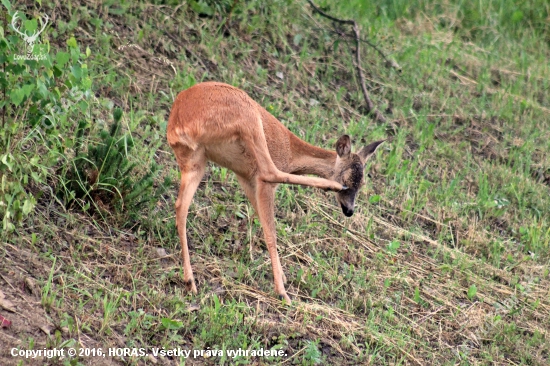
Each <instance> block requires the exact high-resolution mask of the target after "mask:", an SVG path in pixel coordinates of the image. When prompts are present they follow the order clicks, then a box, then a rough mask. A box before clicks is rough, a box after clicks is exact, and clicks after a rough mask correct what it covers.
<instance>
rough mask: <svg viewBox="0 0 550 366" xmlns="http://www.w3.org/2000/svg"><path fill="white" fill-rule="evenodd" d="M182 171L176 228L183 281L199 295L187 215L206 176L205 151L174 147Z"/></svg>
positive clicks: (190, 289)
mask: <svg viewBox="0 0 550 366" xmlns="http://www.w3.org/2000/svg"><path fill="white" fill-rule="evenodd" d="M172 148H173V149H174V153H175V155H176V160H177V161H178V165H179V167H180V171H181V183H180V189H179V193H178V199H177V200H176V226H177V228H178V236H179V238H180V242H181V257H182V259H183V281H184V282H185V286H186V287H187V290H188V291H191V292H192V293H195V294H196V293H197V286H196V285H195V278H194V276H193V269H192V268H191V259H190V257H189V248H188V246H187V230H186V226H187V214H188V213H189V206H190V205H191V201H192V200H193V196H194V195H195V191H196V190H197V187H198V186H199V183H200V181H201V179H202V177H203V175H204V169H205V166H206V156H205V153H204V150H203V149H198V150H192V149H190V148H189V147H187V146H184V145H181V144H176V145H174V146H172Z"/></svg>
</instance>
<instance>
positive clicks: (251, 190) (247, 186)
mask: <svg viewBox="0 0 550 366" xmlns="http://www.w3.org/2000/svg"><path fill="white" fill-rule="evenodd" d="M237 180H238V181H239V183H240V185H241V187H242V188H243V190H244V193H245V194H246V197H247V198H248V200H249V201H250V203H252V207H254V211H256V213H257V214H258V215H260V213H259V212H260V211H259V210H258V203H257V201H256V187H255V185H254V182H253V181H249V180H248V179H246V178H244V177H242V176H240V175H237ZM273 191H275V187H273ZM273 217H275V216H273ZM262 225H263V224H262ZM264 231H265V229H264ZM266 245H267V242H266ZM277 262H278V263H279V273H280V274H281V277H282V280H283V284H285V283H286V276H285V273H284V271H283V267H282V266H281V261H280V260H277Z"/></svg>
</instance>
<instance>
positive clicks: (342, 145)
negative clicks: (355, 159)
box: [336, 135, 351, 158]
mask: <svg viewBox="0 0 550 366" xmlns="http://www.w3.org/2000/svg"><path fill="white" fill-rule="evenodd" d="M350 152H351V139H350V138H349V136H348V135H344V136H342V137H340V138H339V139H338V141H336V153H337V154H338V156H339V157H341V158H345V157H347V156H349V154H350Z"/></svg>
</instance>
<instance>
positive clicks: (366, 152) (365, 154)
mask: <svg viewBox="0 0 550 366" xmlns="http://www.w3.org/2000/svg"><path fill="white" fill-rule="evenodd" d="M384 141H386V140H380V141H376V142H373V143H372V144H369V145H367V146H364V147H363V148H362V149H361V150H359V151H358V152H357V155H359V157H360V158H361V160H363V163H365V162H366V161H367V159H368V158H369V157H370V156H371V155H372V154H374V152H375V151H376V149H378V147H379V146H380V145H381V144H382V143H383V142H384Z"/></svg>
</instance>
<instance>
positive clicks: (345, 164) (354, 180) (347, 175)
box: [332, 135, 386, 217]
mask: <svg viewBox="0 0 550 366" xmlns="http://www.w3.org/2000/svg"><path fill="white" fill-rule="evenodd" d="M384 141H386V140H381V141H376V142H373V143H371V144H370V145H367V146H364V147H363V148H362V149H360V150H359V151H358V152H357V153H352V152H351V139H350V137H349V136H348V135H344V136H342V137H340V138H339V139H338V141H337V142H336V153H337V154H338V157H337V158H336V165H335V167H334V168H335V169H334V175H333V177H332V180H335V181H336V182H338V183H340V184H342V185H344V186H346V187H347V189H345V190H342V191H340V192H337V193H336V200H337V201H338V203H339V204H340V207H342V212H343V213H344V215H346V216H348V217H349V216H351V215H353V210H354V208H355V196H356V195H357V192H358V191H359V189H360V188H361V187H362V186H363V185H364V184H365V181H364V179H363V170H364V168H365V163H366V162H367V160H368V158H369V157H371V156H372V154H374V152H375V151H376V149H377V148H378V146H380V144H381V143H383V142H384Z"/></svg>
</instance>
